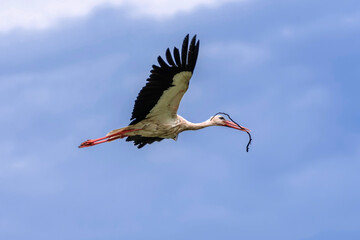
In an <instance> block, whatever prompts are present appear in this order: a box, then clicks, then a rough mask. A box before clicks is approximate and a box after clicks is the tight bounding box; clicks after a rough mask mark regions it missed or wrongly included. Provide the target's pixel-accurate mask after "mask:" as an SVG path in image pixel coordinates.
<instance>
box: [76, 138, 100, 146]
mask: <svg viewBox="0 0 360 240" xmlns="http://www.w3.org/2000/svg"><path fill="white" fill-rule="evenodd" d="M95 144H96V143H95V141H94V140H90V139H89V140H86V141H85V142H83V143H82V144H80V146H79V148H85V147H91V146H94V145H95Z"/></svg>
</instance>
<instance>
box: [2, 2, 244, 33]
mask: <svg viewBox="0 0 360 240" xmlns="http://www.w3.org/2000/svg"><path fill="white" fill-rule="evenodd" d="M231 1H242V0H183V1H172V0H81V1H72V0H62V1H57V0H11V1H8V0H0V6H1V8H0V32H6V31H9V30H12V29H14V28H22V29H45V28H48V27H49V26H52V25H53V24H54V23H56V22H57V20H59V19H63V18H69V17H81V16H85V15H87V14H89V13H90V12H91V11H92V10H93V9H94V8H95V7H98V6H102V5H111V6H125V5H126V6H128V7H130V9H131V11H130V12H129V14H130V15H131V16H136V17H141V16H150V17H154V18H163V17H169V16H173V15H174V14H176V13H178V12H180V11H184V12H188V11H191V10H193V9H195V8H197V7H199V6H207V7H216V6H219V5H221V4H223V3H226V2H231Z"/></svg>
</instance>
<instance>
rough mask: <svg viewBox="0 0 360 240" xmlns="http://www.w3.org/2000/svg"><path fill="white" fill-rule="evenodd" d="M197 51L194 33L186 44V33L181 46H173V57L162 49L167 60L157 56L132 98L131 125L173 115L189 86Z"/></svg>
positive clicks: (187, 38)
mask: <svg viewBox="0 0 360 240" xmlns="http://www.w3.org/2000/svg"><path fill="white" fill-rule="evenodd" d="M198 53H199V40H198V41H196V35H195V36H194V37H193V38H192V40H191V42H190V47H189V34H188V35H186V37H185V39H184V41H183V45H182V48H181V56H180V52H179V49H177V48H176V47H175V48H174V52H173V56H174V58H173V56H172V55H171V53H170V50H169V48H168V49H167V50H166V60H167V63H166V62H165V61H164V60H163V59H162V58H161V57H160V56H159V57H158V59H157V60H158V62H159V65H160V66H156V65H153V66H152V70H151V74H150V77H149V78H148V79H147V83H146V85H145V86H144V87H143V88H142V89H141V91H140V92H139V95H138V96H137V98H136V101H135V106H134V109H133V112H132V117H131V119H130V120H132V121H131V123H130V124H131V125H132V124H136V123H138V122H140V121H141V120H144V119H146V118H153V117H157V118H159V120H160V119H164V120H165V119H171V118H175V117H176V113H177V110H178V107H179V104H180V101H181V99H182V97H183V95H184V94H185V92H186V90H187V89H188V86H189V80H190V78H191V76H192V73H193V71H194V68H195V65H196V60H197V56H198Z"/></svg>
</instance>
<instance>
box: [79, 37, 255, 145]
mask: <svg viewBox="0 0 360 240" xmlns="http://www.w3.org/2000/svg"><path fill="white" fill-rule="evenodd" d="M198 52H199V41H196V36H194V37H193V38H192V40H191V43H190V46H189V35H187V36H186V37H185V39H184V41H183V45H182V48H181V56H180V52H179V50H178V49H177V48H174V51H173V54H174V59H173V57H172V55H171V53H170V50H169V49H167V50H166V60H167V62H168V63H166V62H165V61H164V60H163V59H162V58H161V57H160V56H159V57H158V62H159V65H160V66H156V65H153V66H152V67H153V69H152V70H151V74H150V77H149V78H148V79H147V84H146V85H145V86H144V87H143V88H142V89H141V91H140V93H139V95H138V97H137V99H136V101H135V106H134V110H133V113H132V118H131V120H132V121H131V123H130V125H129V126H127V127H124V128H120V129H116V130H113V131H111V132H109V133H108V134H107V135H106V136H105V137H102V138H98V139H93V140H87V141H85V142H83V143H82V144H81V145H80V146H79V147H81V148H82V147H90V146H93V145H96V144H99V143H103V142H109V141H113V140H116V139H119V138H125V137H127V139H126V141H133V142H134V144H135V145H136V146H137V147H138V148H141V147H143V146H145V145H146V144H151V143H153V142H155V141H161V140H163V139H166V138H169V139H174V140H176V139H177V136H178V134H179V133H181V132H182V131H185V130H198V129H201V128H205V127H209V126H227V127H232V128H235V129H238V130H242V131H246V132H248V131H249V130H248V129H247V128H244V127H242V126H239V125H237V124H235V123H234V122H232V121H229V120H226V119H225V118H224V117H222V116H220V115H216V116H213V117H211V118H210V119H208V120H206V121H204V122H202V123H191V122H189V121H187V120H186V119H185V118H183V117H181V116H179V115H177V110H178V107H179V104H180V101H181V99H182V97H183V96H184V94H185V92H186V91H187V89H188V87H189V81H190V78H191V77H192V74H193V71H194V68H195V65H196V60H197V56H198ZM174 60H175V61H174Z"/></svg>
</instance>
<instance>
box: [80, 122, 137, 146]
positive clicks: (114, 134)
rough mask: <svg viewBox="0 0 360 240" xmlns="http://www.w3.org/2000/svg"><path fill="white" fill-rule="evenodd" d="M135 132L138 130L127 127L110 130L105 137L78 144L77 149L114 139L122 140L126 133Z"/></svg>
mask: <svg viewBox="0 0 360 240" xmlns="http://www.w3.org/2000/svg"><path fill="white" fill-rule="evenodd" d="M137 130H139V129H127V127H125V128H119V129H115V130H112V131H111V132H109V133H108V134H106V136H105V137H102V138H97V139H89V140H86V141H85V142H83V143H82V144H80V146H79V148H84V147H91V146H94V145H97V144H100V143H104V142H111V141H114V140H116V139H120V138H124V137H127V134H126V133H129V132H133V131H137Z"/></svg>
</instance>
